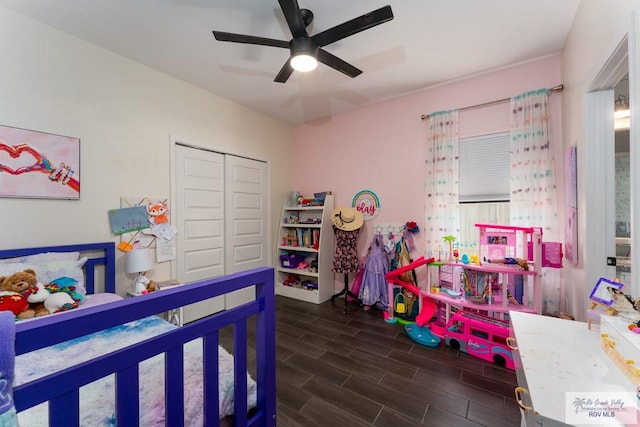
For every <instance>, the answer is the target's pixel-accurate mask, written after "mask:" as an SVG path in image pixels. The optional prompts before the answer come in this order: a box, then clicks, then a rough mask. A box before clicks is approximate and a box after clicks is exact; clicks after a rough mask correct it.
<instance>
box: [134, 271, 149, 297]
mask: <svg viewBox="0 0 640 427" xmlns="http://www.w3.org/2000/svg"><path fill="white" fill-rule="evenodd" d="M148 284H149V279H147V278H146V277H145V276H144V275H143V274H142V273H140V274H138V276H137V277H136V278H135V280H134V281H133V290H132V293H133V294H134V295H142V294H146V293H147V285H148Z"/></svg>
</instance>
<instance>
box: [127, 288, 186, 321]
mask: <svg viewBox="0 0 640 427" xmlns="http://www.w3.org/2000/svg"><path fill="white" fill-rule="evenodd" d="M182 285H183V283H178V282H176V281H173V280H170V281H166V282H158V284H157V288H156V290H155V291H154V292H161V291H162V290H166V289H173V288H175V287H178V286H182ZM143 295H148V294H140V295H138V294H135V293H133V291H130V290H129V291H127V297H139V296H143ZM159 316H160V317H162V318H163V319H164V320H166V321H167V322H169V323H173V324H174V325H177V326H182V307H178V308H174V309H172V310H169V311H166V312H164V313H161V314H159Z"/></svg>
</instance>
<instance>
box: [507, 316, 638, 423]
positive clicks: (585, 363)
mask: <svg viewBox="0 0 640 427" xmlns="http://www.w3.org/2000/svg"><path fill="white" fill-rule="evenodd" d="M509 316H510V318H511V328H512V331H511V336H513V337H514V338H515V339H516V346H517V350H516V351H514V356H515V363H516V375H517V377H518V385H519V386H521V387H524V388H525V389H526V390H527V391H526V392H522V393H520V397H521V400H522V403H523V404H525V405H527V406H532V407H533V410H528V411H523V424H522V425H523V426H528V427H532V426H538V425H540V426H545V427H546V426H567V425H569V424H566V423H565V420H566V417H565V411H566V407H567V403H566V397H565V392H608V391H614V392H632V393H634V394H635V393H636V390H635V387H634V385H633V384H632V383H631V381H630V380H629V379H627V377H626V376H625V375H624V374H623V373H622V372H621V371H620V369H618V367H617V366H616V365H615V363H614V362H613V361H612V360H610V359H609V357H608V356H607V355H606V354H605V352H604V350H603V349H602V347H601V337H600V333H599V332H598V331H593V330H588V329H587V324H586V323H583V322H575V321H571V320H562V319H558V318H554V317H547V316H539V315H535V314H529V313H521V312H515V311H511V312H509ZM639 421H640V420H639ZM607 425H616V424H607ZM618 425H621V424H618Z"/></svg>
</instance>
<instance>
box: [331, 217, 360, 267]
mask: <svg viewBox="0 0 640 427" xmlns="http://www.w3.org/2000/svg"><path fill="white" fill-rule="evenodd" d="M333 231H334V232H335V234H336V252H335V255H334V257H333V271H335V272H336V273H357V272H358V269H359V268H360V264H359V262H358V250H357V243H358V235H360V229H359V228H358V229H356V230H353V231H344V230H340V229H339V228H337V227H334V228H333Z"/></svg>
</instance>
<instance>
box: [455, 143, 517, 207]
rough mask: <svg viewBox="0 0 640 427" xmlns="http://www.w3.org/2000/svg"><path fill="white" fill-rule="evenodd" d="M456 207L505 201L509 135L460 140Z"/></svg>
mask: <svg viewBox="0 0 640 427" xmlns="http://www.w3.org/2000/svg"><path fill="white" fill-rule="evenodd" d="M459 144H460V148H459V152H460V154H459V156H460V160H459V171H460V172H458V174H459V176H458V183H459V186H460V187H459V192H460V198H459V201H460V203H473V202H505V201H507V202H508V201H509V192H510V190H509V188H510V187H509V180H510V177H511V162H510V155H509V151H510V145H509V132H500V133H493V134H489V135H481V136H474V137H469V138H460V142H459Z"/></svg>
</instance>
